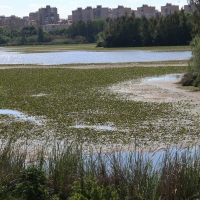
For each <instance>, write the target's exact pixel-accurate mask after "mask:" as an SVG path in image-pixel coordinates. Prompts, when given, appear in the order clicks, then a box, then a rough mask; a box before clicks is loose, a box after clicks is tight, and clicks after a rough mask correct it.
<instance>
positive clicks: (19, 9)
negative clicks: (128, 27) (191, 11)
mask: <svg viewBox="0 0 200 200" xmlns="http://www.w3.org/2000/svg"><path fill="white" fill-rule="evenodd" d="M166 3H172V4H174V5H179V7H180V8H181V7H182V6H183V5H186V4H187V0H177V1H176V0H175V1H171V0H151V1H149V0H115V1H108V0H87V1H83V0H68V1H66V0H42V1H41V0H34V1H33V0H0V15H5V16H10V15H16V16H19V17H23V16H28V15H29V12H35V11H37V10H38V9H39V8H41V7H45V6H46V5H50V6H52V7H57V8H58V13H59V14H60V17H61V18H67V16H68V15H71V13H72V12H71V11H72V10H76V9H77V7H83V8H85V7H86V6H92V7H96V6H97V5H102V6H103V7H109V8H116V7H117V6H118V5H123V6H125V7H131V8H132V9H134V10H136V9H137V7H140V6H141V5H143V4H148V5H149V6H155V7H156V9H157V10H160V7H161V6H164V5H165V4H166Z"/></svg>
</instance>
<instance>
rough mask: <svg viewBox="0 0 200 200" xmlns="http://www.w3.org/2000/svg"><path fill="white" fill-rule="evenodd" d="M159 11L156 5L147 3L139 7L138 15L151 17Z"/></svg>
mask: <svg viewBox="0 0 200 200" xmlns="http://www.w3.org/2000/svg"><path fill="white" fill-rule="evenodd" d="M156 13H157V11H156V8H155V7H154V6H148V5H146V4H144V5H142V7H138V8H137V13H136V17H143V16H145V17H146V18H150V17H153V16H155V15H156Z"/></svg>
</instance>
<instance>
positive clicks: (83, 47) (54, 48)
mask: <svg viewBox="0 0 200 200" xmlns="http://www.w3.org/2000/svg"><path fill="white" fill-rule="evenodd" d="M0 49H3V50H6V51H11V52H21V53H47V52H66V51H99V52H107V51H108V52H109V51H155V52H176V51H180V52H181V51H191V46H190V45H185V46H153V47H118V48H116V47H115V48H114V47H113V48H100V47H96V44H94V43H93V44H62V45H28V46H26V45H25V46H3V47H0Z"/></svg>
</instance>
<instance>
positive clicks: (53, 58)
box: [0, 48, 192, 65]
mask: <svg viewBox="0 0 200 200" xmlns="http://www.w3.org/2000/svg"><path fill="white" fill-rule="evenodd" d="M5 50H6V49H4V48H0V64H41V65H61V64H81V63H124V62H148V61H165V60H187V59H189V58H190V57H191V55H192V53H191V52H190V51H185V52H153V51H114V52H88V51H71V52H52V53H31V54H24V53H19V52H7V51H5Z"/></svg>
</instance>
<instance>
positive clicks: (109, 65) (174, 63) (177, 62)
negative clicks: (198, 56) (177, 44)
mask: <svg viewBox="0 0 200 200" xmlns="http://www.w3.org/2000/svg"><path fill="white" fill-rule="evenodd" d="M170 66H175V67H178V66H180V67H181V66H183V67H184V66H188V60H170V61H153V62H130V63H128V62H127V63H102V64H101V63H93V64H63V65H34V64H24V65H20V64H18V65H16V64H10V65H8V64H6V65H5V64H0V69H14V68H16V69H17V68H36V69H37V68H38V69H40V68H41V69H42V68H44V69H45V68H46V69H48V68H56V69H58V68H59V69H62V68H64V69H65V68H66V69H68V68H71V69H107V68H126V67H170Z"/></svg>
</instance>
